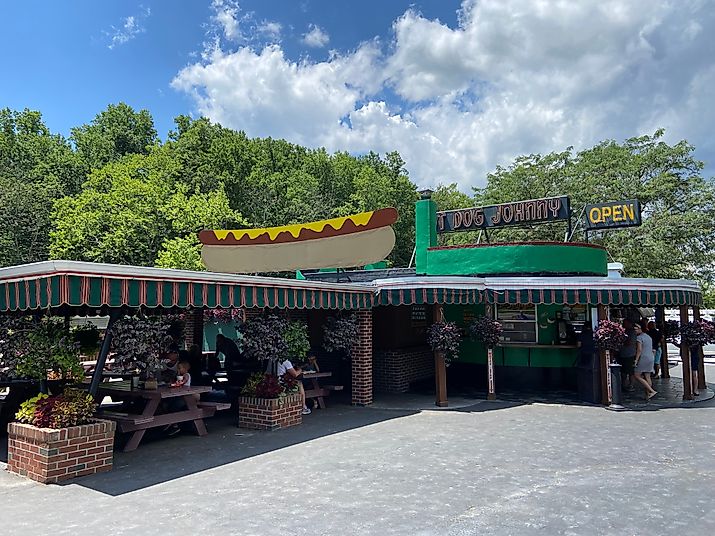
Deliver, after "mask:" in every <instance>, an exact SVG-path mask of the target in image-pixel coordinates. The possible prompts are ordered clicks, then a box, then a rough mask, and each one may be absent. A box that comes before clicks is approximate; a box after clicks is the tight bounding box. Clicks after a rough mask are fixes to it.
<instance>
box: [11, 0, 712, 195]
mask: <svg viewBox="0 0 715 536" xmlns="http://www.w3.org/2000/svg"><path fill="white" fill-rule="evenodd" d="M0 18H1V19H2V20H3V21H10V23H5V24H3V31H2V32H0V46H2V49H3V50H4V51H5V54H3V59H2V64H1V66H0V68H1V70H0V72H1V73H2V79H1V80H0V82H1V83H0V107H10V108H13V109H23V108H30V109H36V110H40V111H41V112H42V113H43V115H44V117H45V121H46V122H47V124H48V125H49V127H50V128H51V129H52V130H53V131H55V132H60V133H63V134H65V135H68V134H69V130H70V128H71V127H73V126H77V125H81V124H83V123H86V122H89V121H90V120H91V119H92V118H93V117H94V116H95V115H96V114H97V113H98V112H99V111H101V110H102V109H104V108H105V107H106V106H107V104H109V103H116V102H119V101H124V102H127V103H128V104H130V105H131V106H133V107H135V108H136V109H142V108H146V109H148V110H149V111H150V112H151V113H152V114H153V116H154V119H155V123H156V126H157V130H158V132H159V135H160V136H161V137H162V138H165V137H166V134H167V132H168V131H169V130H170V129H171V128H172V124H173V118H174V117H175V116H176V115H179V114H191V115H193V116H195V117H197V116H199V115H205V116H208V117H210V118H211V119H212V120H214V121H217V122H220V123H221V124H223V125H225V126H228V127H232V128H236V129H242V130H245V131H246V132H247V133H248V135H250V136H273V137H282V138H286V139H289V140H290V141H293V142H295V143H301V144H303V145H307V146H311V147H318V146H323V147H326V148H327V149H328V150H330V151H336V150H347V151H350V152H353V153H362V152H365V151H369V150H374V151H378V152H386V151H390V150H398V151H399V152H400V153H401V154H402V156H403V158H404V159H405V160H406V162H407V168H408V170H409V171H410V173H411V176H412V178H413V179H414V180H415V181H416V182H418V183H419V184H420V185H425V186H433V185H435V184H437V183H439V182H443V183H446V182H457V183H459V185H460V187H461V188H462V189H463V190H465V191H468V190H469V188H470V187H471V186H479V185H481V184H483V183H484V181H485V178H486V174H487V173H488V172H489V171H491V170H493V169H494V167H495V166H496V165H507V164H508V163H509V162H510V161H511V160H512V159H513V158H514V157H515V156H517V155H519V154H528V153H534V152H542V153H543V152H549V151H552V150H562V149H563V148H565V147H567V146H574V147H576V148H577V149H578V148H584V147H589V146H591V145H593V144H594V143H597V142H598V141H600V140H603V139H607V138H613V139H617V140H622V139H624V138H626V137H630V136H636V135H641V134H646V133H652V132H654V131H655V129H657V128H659V127H664V128H666V131H667V133H668V134H667V136H668V141H670V142H674V141H677V140H680V139H688V141H690V142H691V143H693V144H695V145H696V147H697V153H696V154H697V155H698V156H699V157H700V158H701V159H704V160H706V161H707V162H708V169H713V167H712V162H713V161H715V138H714V137H713V136H712V135H711V130H712V127H711V125H712V124H715V107H713V106H712V104H711V101H712V96H711V95H712V89H711V88H712V87H714V86H715V62H714V60H713V58H715V0H682V1H681V2H678V3H677V4H676V3H673V2H667V1H665V0H663V1H660V0H632V1H629V2H622V1H621V0H580V1H579V2H557V1H556V0H554V1H545V2H533V1H532V0H481V1H479V2H477V1H476V0H462V1H461V2H460V1H455V0H421V1H419V0H418V1H414V2H402V1H396V0H382V1H375V0H361V1H359V2H358V1H347V0H345V1H339V0H276V1H267V0H263V1H260V0H243V1H235V0H207V1H198V0H196V1H168V0H165V1H149V0H144V1H141V2H137V1H107V0H103V1H97V0H94V1H88V0H74V1H70V2H53V1H49V0H48V1H37V0H25V1H23V2H4V3H2V4H0Z"/></svg>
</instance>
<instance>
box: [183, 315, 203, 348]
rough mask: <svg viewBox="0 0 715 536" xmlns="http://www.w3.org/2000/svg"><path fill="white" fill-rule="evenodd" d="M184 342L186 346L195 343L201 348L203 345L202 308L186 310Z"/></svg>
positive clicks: (188, 346)
mask: <svg viewBox="0 0 715 536" xmlns="http://www.w3.org/2000/svg"><path fill="white" fill-rule="evenodd" d="M184 343H185V344H186V348H187V349H188V348H190V347H191V345H192V344H195V345H197V346H198V347H199V349H201V350H203V345H204V312H203V310H202V309H193V310H191V311H186V315H185V321H184Z"/></svg>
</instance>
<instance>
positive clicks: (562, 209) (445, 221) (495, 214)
mask: <svg viewBox="0 0 715 536" xmlns="http://www.w3.org/2000/svg"><path fill="white" fill-rule="evenodd" d="M568 218H569V198H568V197H567V196H561V197H547V198H544V199H530V200H527V201H514V202H512V203H502V204H501V205H489V206H486V207H473V208H463V209H459V210H447V211H444V212H438V213H437V232H438V233H453V232H455V231H471V230H475V229H490V228H493V227H504V226H507V225H532V224H538V223H550V222H554V221H563V220H567V219H568Z"/></svg>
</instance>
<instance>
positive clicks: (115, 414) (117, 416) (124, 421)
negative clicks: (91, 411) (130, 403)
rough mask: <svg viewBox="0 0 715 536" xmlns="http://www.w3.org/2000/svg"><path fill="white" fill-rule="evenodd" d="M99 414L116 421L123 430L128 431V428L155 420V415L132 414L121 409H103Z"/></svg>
mask: <svg viewBox="0 0 715 536" xmlns="http://www.w3.org/2000/svg"><path fill="white" fill-rule="evenodd" d="M99 416H100V417H101V418H103V419H108V420H110V421H115V422H116V423H117V425H119V429H120V431H122V432H126V431H127V430H126V428H132V429H134V427H135V426H138V425H141V424H148V423H150V422H152V421H153V420H154V417H153V416H150V417H145V416H143V415H132V414H130V413H122V412H120V411H102V412H101V413H100V414H99Z"/></svg>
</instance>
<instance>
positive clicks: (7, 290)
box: [0, 261, 374, 312]
mask: <svg viewBox="0 0 715 536" xmlns="http://www.w3.org/2000/svg"><path fill="white" fill-rule="evenodd" d="M373 293H374V289H373V288H371V287H368V286H363V285H354V284H353V285H347V284H339V283H325V282H314V281H298V280H295V279H281V278H275V277H258V276H250V275H233V274H221V273H213V272H195V271H189V270H169V269H163V268H149V267H141V266H123V265H114V264H100V263H91V262H76V261H44V262H38V263H33V264H25V265H21V266H13V267H9V268H0V312H2V311H25V310H36V309H45V308H60V307H90V308H91V307H94V308H100V307H124V306H126V307H140V306H141V307H149V308H172V307H179V308H188V307H279V308H289V309H360V308H369V307H371V306H372V297H373Z"/></svg>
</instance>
